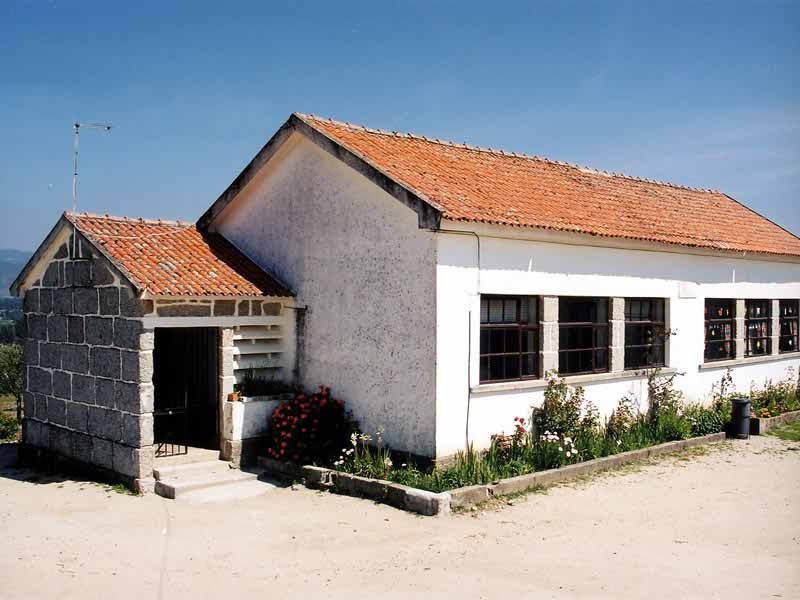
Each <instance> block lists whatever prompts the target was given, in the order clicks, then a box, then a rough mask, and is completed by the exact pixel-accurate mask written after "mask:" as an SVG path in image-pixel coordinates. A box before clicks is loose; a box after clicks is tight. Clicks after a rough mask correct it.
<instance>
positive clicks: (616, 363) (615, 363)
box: [608, 298, 625, 373]
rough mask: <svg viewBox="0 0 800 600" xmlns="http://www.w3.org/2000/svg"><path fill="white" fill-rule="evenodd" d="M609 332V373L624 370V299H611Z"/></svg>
mask: <svg viewBox="0 0 800 600" xmlns="http://www.w3.org/2000/svg"><path fill="white" fill-rule="evenodd" d="M610 309H611V310H610V311H609V312H610V317H611V318H610V320H609V324H608V325H609V327H608V328H609V330H610V333H611V365H610V367H611V369H610V370H611V372H612V373H618V372H620V371H624V370H625V298H611V307H610Z"/></svg>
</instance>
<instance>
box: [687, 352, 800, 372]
mask: <svg viewBox="0 0 800 600" xmlns="http://www.w3.org/2000/svg"><path fill="white" fill-rule="evenodd" d="M792 358H800V352H784V353H783V354H768V355H766V356H747V357H745V358H735V359H733V360H716V361H714V362H707V363H703V364H701V365H700V366H698V370H700V371H713V370H714V369H727V368H728V367H741V366H744V365H754V364H759V363H770V362H777V361H781V360H789V359H792Z"/></svg>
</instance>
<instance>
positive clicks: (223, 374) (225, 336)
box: [219, 327, 236, 460]
mask: <svg viewBox="0 0 800 600" xmlns="http://www.w3.org/2000/svg"><path fill="white" fill-rule="evenodd" d="M219 346H220V347H219V396H220V397H219V438H220V439H219V442H220V452H221V455H222V458H223V459H224V460H233V459H235V458H236V457H235V456H234V452H235V449H234V448H233V447H232V444H231V440H229V439H227V438H226V429H225V403H226V402H227V401H228V394H230V393H231V392H233V386H234V384H235V383H236V377H234V374H233V352H234V349H235V348H234V344H233V327H220V329H219Z"/></svg>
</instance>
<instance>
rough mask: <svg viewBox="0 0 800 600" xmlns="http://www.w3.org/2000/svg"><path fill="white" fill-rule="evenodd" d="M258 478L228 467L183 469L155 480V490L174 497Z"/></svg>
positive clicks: (161, 494)
mask: <svg viewBox="0 0 800 600" xmlns="http://www.w3.org/2000/svg"><path fill="white" fill-rule="evenodd" d="M257 479H258V474H257V473H248V472H246V471H239V470H238V469H228V470H227V472H226V471H219V470H217V468H216V467H215V468H214V469H213V470H212V471H203V470H202V469H194V470H188V471H184V472H182V473H181V474H180V476H179V475H175V474H173V475H172V476H170V477H167V478H166V479H159V480H157V481H156V486H155V491H156V494H158V495H159V496H163V497H164V498H170V499H173V500H174V499H176V498H179V497H180V496H181V495H183V494H187V493H188V492H194V491H197V490H203V489H208V488H215V487H221V486H232V485H236V484H238V483H241V482H243V481H255V480H257Z"/></svg>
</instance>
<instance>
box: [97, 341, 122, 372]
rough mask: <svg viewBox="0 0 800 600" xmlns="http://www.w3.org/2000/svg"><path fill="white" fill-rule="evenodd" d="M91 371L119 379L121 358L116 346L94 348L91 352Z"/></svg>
mask: <svg viewBox="0 0 800 600" xmlns="http://www.w3.org/2000/svg"><path fill="white" fill-rule="evenodd" d="M89 372H90V373H91V374H92V375H98V376H100V377H108V378H109V379H119V378H120V375H121V359H120V353H119V350H118V349H116V348H97V347H95V348H92V349H91V350H90V352H89Z"/></svg>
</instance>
